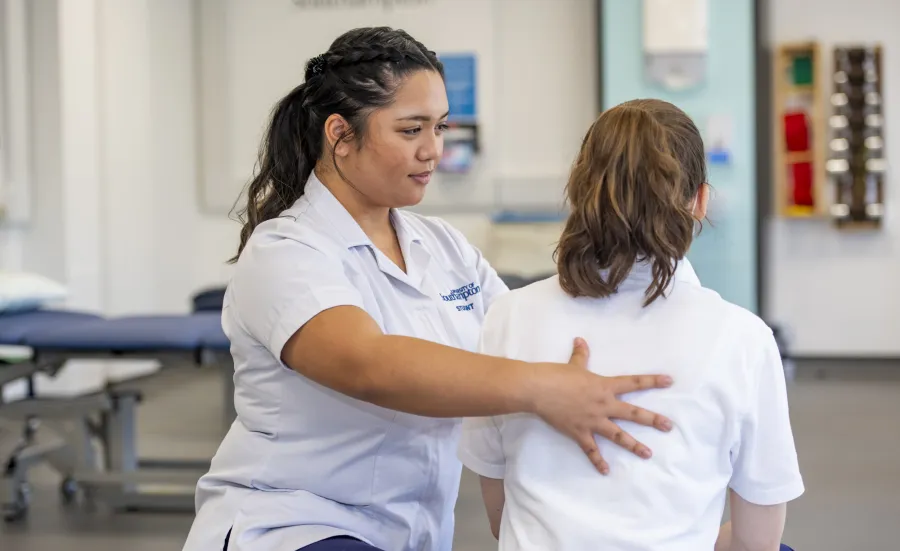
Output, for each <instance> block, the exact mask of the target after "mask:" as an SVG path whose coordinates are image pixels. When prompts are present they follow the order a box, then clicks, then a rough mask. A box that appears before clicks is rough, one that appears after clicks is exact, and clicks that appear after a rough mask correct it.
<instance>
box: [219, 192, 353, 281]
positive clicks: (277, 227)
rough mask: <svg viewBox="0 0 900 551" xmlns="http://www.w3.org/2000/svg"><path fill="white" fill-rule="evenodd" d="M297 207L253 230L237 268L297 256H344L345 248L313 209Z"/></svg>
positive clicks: (334, 257)
mask: <svg viewBox="0 0 900 551" xmlns="http://www.w3.org/2000/svg"><path fill="white" fill-rule="evenodd" d="M297 208H298V207H295V208H292V209H289V210H287V211H285V212H284V213H282V214H281V215H280V216H277V217H275V218H272V219H270V220H266V221H264V222H261V223H260V224H259V225H258V226H256V228H255V229H254V230H253V233H252V234H251V235H250V238H249V239H248V240H247V243H246V245H245V246H244V250H243V251H242V252H241V255H240V258H239V259H238V262H237V269H238V270H240V269H241V267H242V266H246V265H250V264H254V263H256V262H266V261H273V260H284V261H288V262H290V261H293V260H292V259H297V258H304V259H305V258H321V259H323V260H324V259H331V260H332V261H333V260H334V259H338V258H341V253H342V251H343V250H345V249H346V247H344V246H343V245H342V244H341V243H340V241H339V240H338V239H337V238H336V237H335V235H334V233H333V232H329V231H328V227H327V226H326V225H325V224H324V223H323V222H324V221H320V220H317V216H315V214H314V212H310V211H308V212H300V211H298V210H297Z"/></svg>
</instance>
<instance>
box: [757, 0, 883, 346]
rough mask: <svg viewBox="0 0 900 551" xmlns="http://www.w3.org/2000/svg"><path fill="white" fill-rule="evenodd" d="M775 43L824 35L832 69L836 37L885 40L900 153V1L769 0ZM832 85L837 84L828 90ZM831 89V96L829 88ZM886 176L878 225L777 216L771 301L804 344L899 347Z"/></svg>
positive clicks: (797, 342) (840, 39) (798, 342)
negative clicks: (842, 226)
mask: <svg viewBox="0 0 900 551" xmlns="http://www.w3.org/2000/svg"><path fill="white" fill-rule="evenodd" d="M768 4H769V7H768V9H769V17H768V24H769V28H770V34H771V36H770V41H771V42H772V43H773V44H774V43H778V42H786V41H795V40H808V39H815V40H819V41H820V42H821V45H822V48H823V50H822V51H823V53H824V54H825V55H824V58H825V62H826V65H827V66H828V69H827V71H828V72H827V73H823V75H825V76H826V82H827V75H828V74H830V63H831V59H830V57H829V56H830V52H831V47H832V46H833V45H835V44H838V43H859V42H881V44H882V45H883V48H884V52H885V55H884V62H883V63H884V66H883V73H884V74H883V76H884V78H885V81H884V84H883V92H884V105H885V121H886V135H885V145H886V148H887V151H886V153H887V155H886V156H887V159H888V161H889V162H891V163H892V164H893V166H894V167H896V166H897V162H898V160H900V134H897V133H895V132H894V129H900V107H898V106H900V61H898V60H900V57H898V52H900V33H898V32H897V23H898V22H900V2H897V1H896V0H857V1H856V2H853V3H852V4H847V3H846V2H843V1H841V0H820V1H819V2H817V3H816V4H815V6H816V7H815V9H810V8H809V5H808V4H807V3H806V2H804V1H803V0H769V1H768ZM825 91H826V93H830V92H831V90H830V89H827V90H825ZM826 97H828V96H826ZM891 175H894V176H896V171H894V170H892V171H891V173H890V174H889V176H888V178H887V180H886V185H887V188H886V195H887V200H886V205H885V208H886V215H885V219H884V226H883V228H882V229H880V230H877V231H865V232H853V231H848V232H841V231H838V230H837V229H835V228H834V227H832V226H831V224H830V223H829V222H811V221H803V220H799V221H798V220H777V221H774V222H773V223H771V225H770V228H769V230H770V236H769V243H770V245H771V248H770V250H769V251H768V255H769V256H768V259H767V264H768V266H769V272H768V274H767V284H768V285H767V286H768V288H769V292H768V300H767V311H768V312H770V313H771V317H772V318H773V320H774V321H777V322H780V323H782V324H784V325H785V326H786V328H787V329H788V330H789V331H790V332H791V333H792V334H793V337H794V341H793V344H792V346H793V349H794V352H795V353H796V354H799V355H809V356H890V357H897V356H900V292H898V291H897V283H898V281H900V247H898V239H900V194H898V193H897V188H896V186H895V185H894V184H895V183H896V178H892V177H891Z"/></svg>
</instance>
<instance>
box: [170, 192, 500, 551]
mask: <svg viewBox="0 0 900 551" xmlns="http://www.w3.org/2000/svg"><path fill="white" fill-rule="evenodd" d="M392 218H393V223H394V226H395V228H396V230H397V234H398V236H399V241H400V246H401V248H402V250H403V256H404V258H405V260H406V264H407V273H404V272H403V271H401V270H400V269H399V268H398V267H397V266H396V265H395V264H394V263H393V262H391V261H390V260H389V259H388V258H387V257H386V256H385V255H384V254H383V253H382V252H380V251H379V250H378V249H377V248H376V247H374V246H373V245H372V243H371V241H370V240H369V239H368V237H366V235H365V233H363V231H362V229H361V228H360V227H359V226H358V225H357V224H356V222H355V221H354V220H353V218H352V217H351V216H350V214H349V213H348V212H347V211H346V210H345V209H344V208H343V206H342V205H341V204H340V203H339V202H338V201H337V199H336V198H335V197H334V196H333V195H332V194H331V193H330V192H329V191H328V189H327V188H326V187H325V186H324V185H323V184H322V183H321V182H320V181H319V180H318V179H317V178H316V177H315V176H312V177H311V178H310V179H309V182H308V184H307V187H306V192H305V194H304V196H303V197H302V198H301V199H299V200H298V201H297V202H296V204H295V205H294V206H293V207H291V208H290V209H289V210H287V211H286V212H284V213H283V215H282V216H281V217H279V218H276V219H273V220H269V221H267V222H264V223H262V224H260V225H259V227H257V228H256V230H255V231H254V233H253V236H252V237H251V238H250V240H249V241H248V243H247V246H246V248H245V250H244V252H243V254H242V255H241V258H240V260H239V261H238V262H237V265H236V268H235V272H234V275H233V277H232V280H231V282H230V283H229V286H228V290H227V293H226V297H225V304H224V310H223V313H222V323H223V327H224V329H225V333H226V334H227V335H228V337H229V338H230V339H231V343H232V344H231V352H232V355H233V357H234V362H235V375H234V381H235V407H236V409H237V420H236V421H235V422H234V424H233V425H232V427H231V429H230V430H229V432H228V434H227V436H226V437H225V439H224V441H223V442H222V444H221V446H220V448H219V450H218V452H217V453H216V455H215V457H214V458H213V460H212V466H211V469H210V471H209V473H208V474H206V475H205V476H204V477H203V478H202V479H201V480H200V482H199V484H198V488H197V517H196V520H195V521H194V525H193V527H192V529H191V532H190V535H189V537H188V540H187V543H186V544H185V547H184V549H185V550H186V551H212V550H217V549H222V545H223V542H224V540H225V535H226V533H227V532H228V530H229V529H231V530H232V533H231V537H230V543H229V549H230V550H235V551H236V550H240V551H295V550H296V549H298V548H300V547H303V546H304V545H307V544H310V543H313V542H316V541H319V540H321V539H325V538H328V537H331V536H336V535H342V534H344V535H350V536H355V537H357V538H360V539H362V540H364V541H367V542H369V543H371V544H372V545H375V546H376V547H380V548H383V549H386V550H391V551H412V550H416V551H450V546H451V543H452V539H453V509H454V504H455V502H456V498H457V492H458V487H459V477H460V472H461V468H462V467H461V464H460V463H459V460H458V458H457V455H456V449H457V445H458V435H459V427H460V421H459V420H458V419H434V418H427V417H421V416H416V415H409V414H405V413H399V412H396V411H392V410H388V409H384V408H381V407H378V406H375V405H372V404H369V403H365V402H362V401H359V400H355V399H353V398H350V397H347V396H345V395H342V394H339V393H337V392H334V391H332V390H329V389H327V388H324V387H322V386H320V385H318V384H316V383H314V382H313V381H311V380H309V379H307V378H305V377H303V376H302V375H300V374H298V373H297V372H295V371H292V370H291V369H289V368H288V367H286V366H285V365H283V364H282V363H281V362H280V360H279V358H280V355H281V349H282V347H283V346H284V344H285V342H286V341H287V339H288V338H289V337H290V336H291V335H293V334H294V332H296V331H297V330H298V329H299V328H300V327H302V326H303V325H304V324H305V323H306V322H307V321H308V320H310V319H311V318H312V317H313V316H315V315H316V314H318V313H319V312H322V311H323V310H326V309H328V308H332V307H335V306H340V305H351V306H357V307H359V308H362V309H364V310H366V312H368V313H369V314H370V315H371V316H372V318H374V319H375V321H376V322H377V323H378V324H379V325H380V326H381V329H382V330H383V331H384V332H385V333H389V334H394V335H408V336H412V337H418V338H422V339H427V340H430V341H434V342H439V343H443V344H446V345H450V346H454V347H458V348H463V349H467V350H474V349H475V348H476V347H477V342H478V335H479V332H480V329H481V323H482V320H483V318H484V313H485V310H486V308H487V305H489V304H490V303H491V302H492V301H493V299H494V298H495V297H496V296H497V295H498V294H500V293H502V292H505V291H506V290H507V289H506V286H505V285H504V284H503V282H502V281H501V280H500V278H499V277H498V276H497V274H496V273H495V271H494V270H493V269H492V268H491V267H490V266H489V265H488V263H487V262H486V261H485V260H484V259H483V258H482V256H481V254H480V253H479V252H478V251H477V250H476V249H475V248H474V247H472V246H471V245H470V244H469V243H468V242H467V241H466V240H465V238H463V236H462V235H461V234H460V233H459V232H457V231H456V230H454V229H452V228H451V227H450V226H448V225H447V224H446V223H444V222H442V221H440V220H437V219H431V218H424V217H421V216H418V215H415V214H412V213H408V212H402V211H393V212H392ZM347 339H348V341H349V340H351V339H353V335H352V334H348V335H347Z"/></svg>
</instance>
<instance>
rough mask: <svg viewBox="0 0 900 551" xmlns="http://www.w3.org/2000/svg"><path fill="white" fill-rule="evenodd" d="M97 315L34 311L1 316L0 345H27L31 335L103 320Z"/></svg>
mask: <svg viewBox="0 0 900 551" xmlns="http://www.w3.org/2000/svg"><path fill="white" fill-rule="evenodd" d="M102 319H103V318H101V317H100V316H98V315H96V314H88V313H86V312H70V311H66V310H32V311H30V312H18V313H15V314H0V344H4V345H10V346H21V345H25V344H26V341H27V340H28V336H29V334H31V333H33V332H35V331H37V332H41V331H47V330H50V329H52V328H54V327H72V326H74V325H78V324H80V323H87V322H92V321H97V320H102Z"/></svg>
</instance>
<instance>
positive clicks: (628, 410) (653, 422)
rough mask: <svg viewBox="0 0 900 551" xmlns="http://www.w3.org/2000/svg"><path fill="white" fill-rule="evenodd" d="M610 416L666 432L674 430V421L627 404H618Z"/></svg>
mask: <svg viewBox="0 0 900 551" xmlns="http://www.w3.org/2000/svg"><path fill="white" fill-rule="evenodd" d="M609 416H610V417H612V418H615V419H622V420H624V421H632V422H634V423H638V424H640V425H644V426H647V427H654V428H656V429H659V430H661V431H664V432H669V431H670V430H672V421H671V420H670V419H668V418H666V417H665V416H663V415H660V414H658V413H653V412H652V411H648V410H646V409H644V408H639V407H637V406H635V405H632V404H629V403H627V402H618V403H617V404H616V405H614V406H613V407H612V408H611V411H610V412H609Z"/></svg>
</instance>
